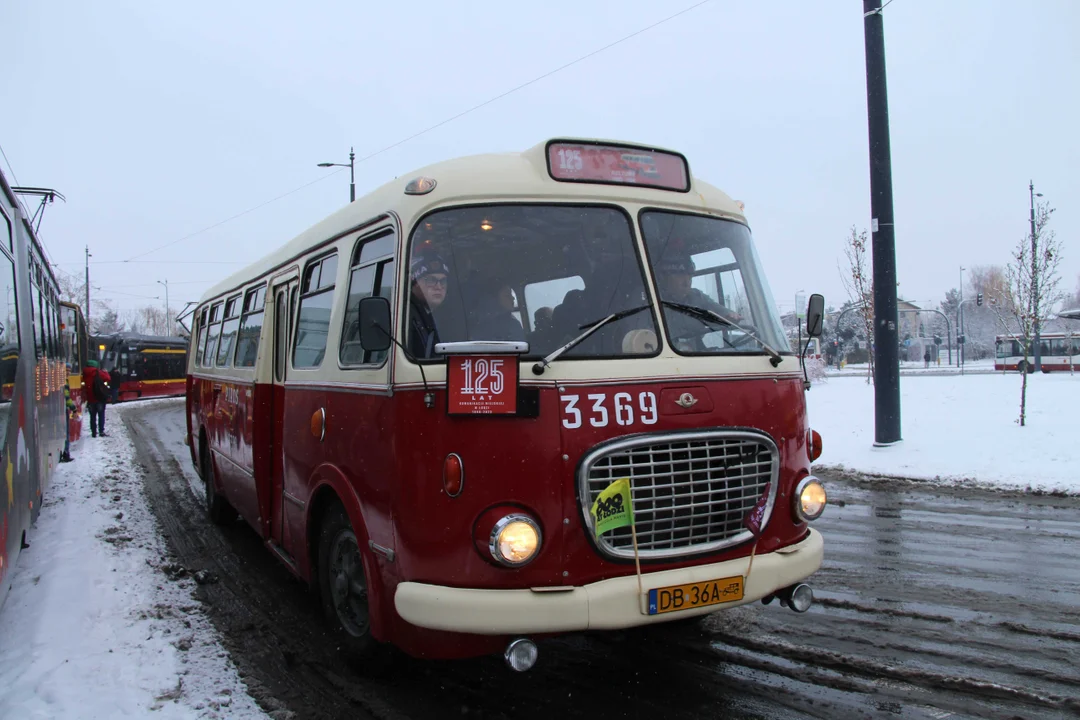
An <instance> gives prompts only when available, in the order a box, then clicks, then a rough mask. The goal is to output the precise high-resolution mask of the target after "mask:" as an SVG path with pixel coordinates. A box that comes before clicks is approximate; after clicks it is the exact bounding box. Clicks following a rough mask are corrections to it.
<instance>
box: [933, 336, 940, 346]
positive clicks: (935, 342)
mask: <svg viewBox="0 0 1080 720" xmlns="http://www.w3.org/2000/svg"><path fill="white" fill-rule="evenodd" d="M934 344H935V345H940V344H941V336H940V335H935V336H934Z"/></svg>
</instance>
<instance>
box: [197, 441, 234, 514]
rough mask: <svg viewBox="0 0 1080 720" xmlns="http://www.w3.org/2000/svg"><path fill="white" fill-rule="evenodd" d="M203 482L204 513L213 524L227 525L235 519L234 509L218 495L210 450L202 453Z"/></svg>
mask: <svg viewBox="0 0 1080 720" xmlns="http://www.w3.org/2000/svg"><path fill="white" fill-rule="evenodd" d="M203 482H204V483H205V484H206V515H207V517H209V518H210V522H212V523H214V524H215V525H229V524H231V523H233V522H235V521H236V517H237V513H236V509H235V508H234V507H233V506H232V505H230V504H229V501H228V500H226V499H225V498H223V497H222V496H221V495H218V492H217V487H216V478H215V477H214V462H213V460H212V459H211V458H210V451H209V450H206V451H205V452H204V453H203Z"/></svg>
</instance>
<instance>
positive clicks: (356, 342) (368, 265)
mask: <svg viewBox="0 0 1080 720" xmlns="http://www.w3.org/2000/svg"><path fill="white" fill-rule="evenodd" d="M396 247H397V240H396V238H395V235H394V233H393V231H388V232H385V233H383V234H382V235H379V236H377V237H375V238H371V239H364V240H361V245H360V246H358V247H357V249H356V251H355V252H354V253H353V261H352V265H351V267H352V270H351V272H350V273H349V296H348V298H346V300H345V321H344V323H343V326H342V331H341V350H340V358H341V364H342V365H372V364H374V365H378V364H381V363H382V362H383V360H384V359H385V358H386V351H385V350H380V351H372V350H364V346H363V345H361V344H360V318H359V309H360V301H361V300H362V299H364V298H366V297H371V296H372V295H374V296H376V297H385V298H387V299H390V298H391V295H392V293H393V289H394V250H395V248H396ZM387 330H389V328H387Z"/></svg>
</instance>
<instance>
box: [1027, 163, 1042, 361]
mask: <svg viewBox="0 0 1080 720" xmlns="http://www.w3.org/2000/svg"><path fill="white" fill-rule="evenodd" d="M1028 193H1029V196H1030V198H1031V306H1032V307H1031V309H1032V311H1033V312H1034V315H1035V370H1036V371H1039V370H1042V352H1041V351H1040V349H1039V259H1038V247H1039V245H1038V235H1036V233H1035V198H1037V197H1042V196H1043V195H1042V193H1037V192H1035V181H1034V180H1030V181H1028Z"/></svg>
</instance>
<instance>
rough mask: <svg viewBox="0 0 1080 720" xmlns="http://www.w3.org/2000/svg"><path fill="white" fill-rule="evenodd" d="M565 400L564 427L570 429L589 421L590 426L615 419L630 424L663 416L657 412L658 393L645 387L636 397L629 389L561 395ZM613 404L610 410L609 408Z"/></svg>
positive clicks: (653, 420) (602, 425)
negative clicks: (626, 390) (614, 391)
mask: <svg viewBox="0 0 1080 720" xmlns="http://www.w3.org/2000/svg"><path fill="white" fill-rule="evenodd" d="M559 400H560V401H562V403H563V421H562V424H563V427H564V428H567V429H568V430H574V429H576V428H579V427H582V426H584V424H585V422H586V421H587V422H588V423H589V425H590V426H591V427H597V428H602V427H607V426H608V425H609V424H611V423H612V422H614V424H616V425H620V426H622V427H627V426H629V425H633V424H634V423H635V422H640V423H641V424H642V425H655V424H656V421H657V420H659V419H660V416H659V414H658V412H657V404H656V393H654V392H652V391H649V390H645V391H642V392H640V393H638V394H637V398H636V399H635V398H634V396H633V395H631V394H630V393H628V392H617V393H614V395H610V396H609V394H608V393H603V392H599V393H588V394H586V395H585V396H584V398H583V397H582V396H581V395H570V394H567V395H560V396H559ZM609 408H610V410H609Z"/></svg>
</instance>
